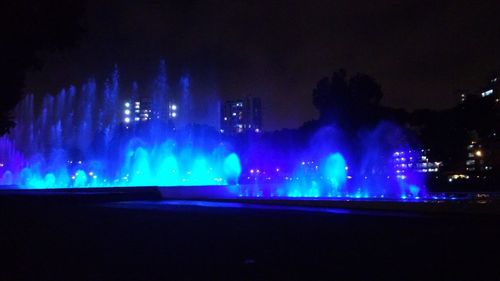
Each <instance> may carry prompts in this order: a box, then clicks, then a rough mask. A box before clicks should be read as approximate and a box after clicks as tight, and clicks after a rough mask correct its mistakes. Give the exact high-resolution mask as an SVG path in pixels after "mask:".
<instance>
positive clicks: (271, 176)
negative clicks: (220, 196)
mask: <svg viewBox="0 0 500 281" xmlns="http://www.w3.org/2000/svg"><path fill="white" fill-rule="evenodd" d="M166 73H167V71H166V64H165V62H163V61H162V62H161V63H160V66H159V70H158V75H157V77H156V78H155V79H153V80H154V82H153V84H152V85H151V86H150V87H140V86H139V85H138V84H137V83H135V82H134V83H132V86H131V87H130V89H128V88H127V87H125V86H124V85H123V84H122V83H121V82H120V75H119V72H118V69H117V68H115V69H114V71H113V72H112V74H111V76H110V77H109V79H107V80H106V82H105V83H104V85H98V83H96V81H95V80H93V79H90V80H89V81H88V82H87V83H85V84H83V85H82V86H81V87H79V88H77V87H74V86H70V87H68V88H67V89H63V90H61V91H60V92H59V93H58V94H57V95H54V96H46V97H44V99H43V101H42V103H41V107H40V108H39V109H35V99H34V97H33V96H32V95H28V96H27V97H26V98H25V99H24V100H23V101H22V102H21V103H20V104H19V105H18V107H17V109H16V116H15V117H16V123H17V126H16V127H15V128H14V129H13V130H12V132H11V133H10V134H9V135H7V136H4V137H1V138H0V185H17V186H19V187H22V188H65V187H79V188H80V187H82V188H83V187H120V186H151V185H159V186H195V185H200V186H207V185H232V187H230V188H229V187H228V189H230V190H231V191H232V192H233V191H234V194H235V196H250V197H313V198H389V197H390V198H412V199H415V198H419V197H421V196H423V195H424V194H425V192H424V190H423V189H422V188H421V186H422V180H421V178H420V177H419V175H418V174H415V173H413V172H412V171H410V170H408V169H407V170H405V171H403V170H402V169H400V168H395V167H396V166H395V165H400V164H397V163H396V164H395V163H393V162H391V161H393V160H394V157H393V155H394V154H393V153H394V151H396V150H401V149H402V148H404V149H407V147H405V145H404V143H392V142H391V141H390V140H399V139H402V138H401V137H400V136H399V135H394V134H396V133H397V132H398V129H397V128H395V127H392V126H390V125H387V124H382V125H380V126H379V127H377V128H375V129H373V130H371V131H369V132H368V133H366V134H365V135H362V136H361V137H359V138H357V137H355V138H353V137H352V136H350V137H346V136H345V135H343V133H342V132H341V131H339V130H336V129H334V128H325V129H321V130H319V131H318V132H317V134H316V135H315V136H313V137H312V138H311V143H312V145H311V147H293V148H288V150H284V149H283V148H282V147H280V146H279V144H274V143H264V144H263V143H262V139H259V138H258V137H256V138H255V139H248V140H247V142H246V144H245V142H243V144H241V140H240V142H236V141H235V139H234V138H233V139H231V138H229V137H227V136H225V135H222V134H221V133H219V132H218V130H206V129H204V127H203V126H198V127H197V126H192V125H190V119H189V118H190V112H193V107H192V99H193V98H192V97H191V84H192V81H191V80H190V78H189V76H188V75H184V76H182V77H181V78H180V80H178V81H179V82H178V83H176V84H177V85H178V86H175V87H170V86H169V85H168V79H167V74H166ZM144 89H149V90H148V91H145V90H144ZM139 96H141V98H139ZM175 97H177V100H174V98H175ZM218 104H219V103H218V102H217V101H215V102H214V104H211V105H207V106H208V107H211V108H212V107H213V108H219V107H218ZM209 111H210V110H209ZM183 114H184V115H183ZM257 135H258V136H260V135H261V134H257ZM237 143H240V144H239V145H240V146H238V145H236V144H237ZM396 159H399V158H396ZM398 161H399V160H398ZM405 165H406V164H405Z"/></svg>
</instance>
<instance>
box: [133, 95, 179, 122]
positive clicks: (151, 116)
mask: <svg viewBox="0 0 500 281" xmlns="http://www.w3.org/2000/svg"><path fill="white" fill-rule="evenodd" d="M167 106H168V110H164V111H163V110H162V111H160V110H154V109H153V105H152V103H151V100H149V99H138V100H134V101H126V102H125V103H124V105H123V123H124V124H125V125H129V124H134V123H138V122H147V121H151V120H166V121H167V120H168V121H172V120H174V119H175V118H177V116H178V108H177V105H176V104H175V103H172V102H169V103H168V105H167Z"/></svg>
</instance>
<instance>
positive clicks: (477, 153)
mask: <svg viewBox="0 0 500 281" xmlns="http://www.w3.org/2000/svg"><path fill="white" fill-rule="evenodd" d="M475 154H476V156H477V157H481V156H483V152H482V151H481V150H476V152H475Z"/></svg>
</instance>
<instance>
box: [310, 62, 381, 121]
mask: <svg viewBox="0 0 500 281" xmlns="http://www.w3.org/2000/svg"><path fill="white" fill-rule="evenodd" d="M312 96H313V105H314V106H315V107H316V109H318V111H319V113H320V122H322V123H335V124H336V125H337V126H340V127H342V128H343V129H347V130H357V129H360V128H362V127H367V126H372V125H374V124H375V123H376V122H377V121H378V120H379V119H380V118H379V116H380V115H381V114H380V112H381V111H382V110H381V107H379V102H380V100H381V99H382V96H383V94H382V90H381V88H380V85H379V84H378V83H377V82H376V81H375V80H374V79H373V78H371V77H370V76H368V75H366V74H359V73H358V74H355V75H353V76H352V77H350V78H349V80H347V74H346V71H345V70H343V69H340V70H338V71H336V72H334V73H333V75H332V76H331V78H327V77H325V78H323V79H321V80H320V81H319V82H318V83H317V84H316V88H315V89H314V90H313V94H312Z"/></svg>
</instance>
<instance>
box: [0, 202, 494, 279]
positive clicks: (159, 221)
mask: <svg viewBox="0 0 500 281" xmlns="http://www.w3.org/2000/svg"><path fill="white" fill-rule="evenodd" d="M499 218H500V216H498V215H497V214H495V212H493V213H492V214H484V213H483V214H477V213H471V214H467V213H457V212H452V213H449V212H441V213H440V212H425V211H419V210H412V211H397V210H390V211H388V210H382V211H380V210H378V211H377V210H368V209H359V208H355V209H352V208H333V207H328V206H325V205H322V206H311V204H305V205H304V204H301V205H297V204H294V205H290V206H283V204H280V205H276V204H272V202H267V204H264V205H263V204H255V202H215V201H200V200H197V201H190V200H158V198H156V197H155V196H152V195H151V193H149V192H137V193H133V192H132V193H128V194H123V193H120V194H117V193H114V194H102V193H101V194H93V195H89V194H87V195H84V196H83V195H71V196H62V195H54V194H49V195H43V194H32V195H30V196H18V195H12V194H2V195H1V196H0V221H1V224H2V225H1V233H0V247H1V248H0V253H1V254H0V255H1V257H2V260H3V266H2V268H3V269H2V270H1V271H0V280H277V279H279V280H375V279H379V280H499V279H500V268H499V267H498V263H499V261H500V258H499V257H500V242H499V241H500V239H499V237H500V220H499Z"/></svg>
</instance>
